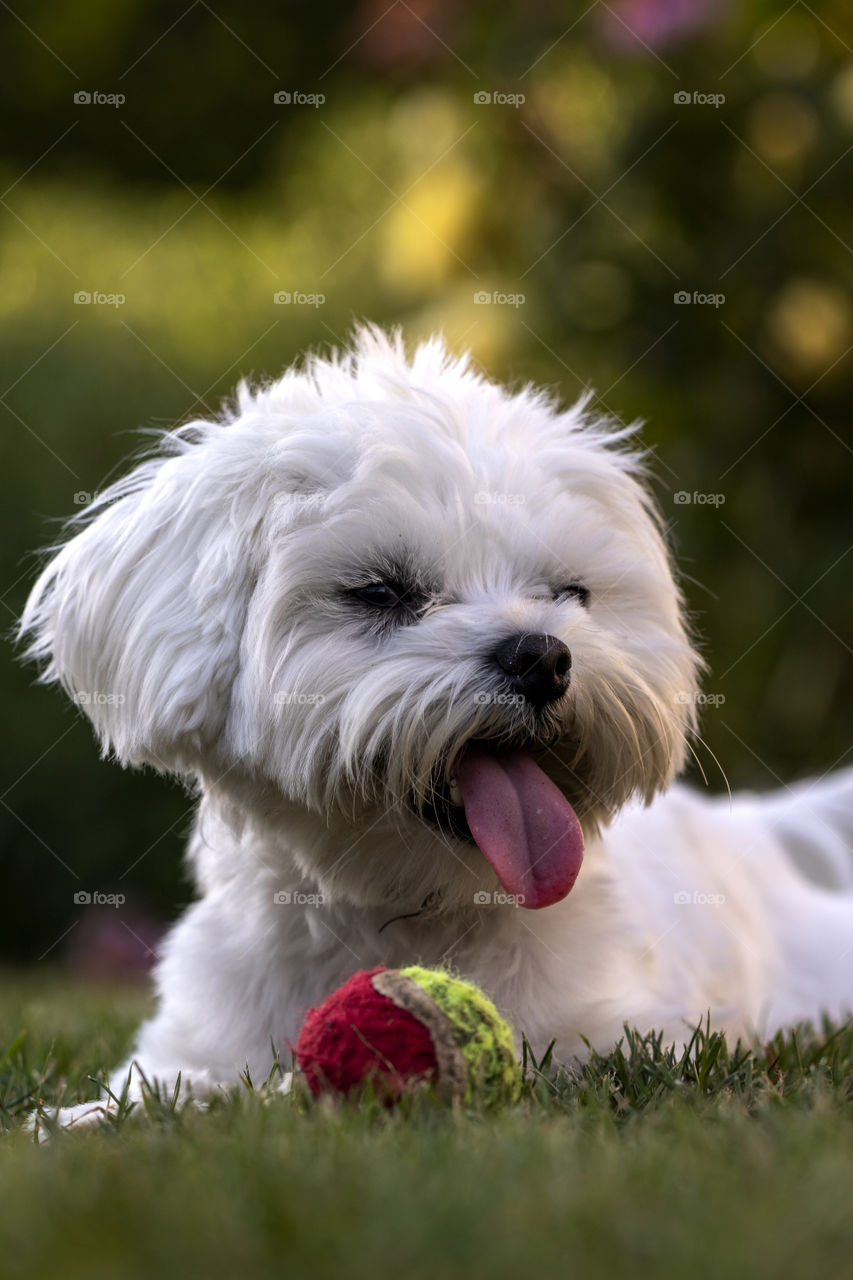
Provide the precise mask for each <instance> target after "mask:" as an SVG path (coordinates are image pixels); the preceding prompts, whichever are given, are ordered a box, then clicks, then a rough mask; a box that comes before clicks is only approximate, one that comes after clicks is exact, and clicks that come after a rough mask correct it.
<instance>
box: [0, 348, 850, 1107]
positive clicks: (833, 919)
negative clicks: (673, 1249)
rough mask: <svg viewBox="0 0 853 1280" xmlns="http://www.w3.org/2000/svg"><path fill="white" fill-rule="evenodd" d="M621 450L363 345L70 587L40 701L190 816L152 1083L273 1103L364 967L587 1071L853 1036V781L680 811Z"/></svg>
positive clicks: (61, 588) (172, 474)
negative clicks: (482, 995) (552, 1047)
mask: <svg viewBox="0 0 853 1280" xmlns="http://www.w3.org/2000/svg"><path fill="white" fill-rule="evenodd" d="M629 435H630V433H628V432H625V431H624V430H615V429H614V426H613V424H611V423H609V422H607V421H602V420H600V419H596V418H595V417H593V416H592V415H591V414H589V413H588V412H587V411H586V409H585V406H584V404H583V403H581V404H579V405H576V406H575V407H574V408H571V409H568V410H561V409H560V408H559V407H558V406H556V405H555V404H554V403H553V402H552V401H551V400H550V399H549V398H548V397H547V396H546V395H544V394H542V393H541V392H537V391H534V390H531V389H529V388H525V389H523V390H520V391H516V392H512V391H508V390H506V389H504V388H502V387H500V386H498V385H496V384H495V383H492V382H490V381H488V380H486V379H485V378H483V377H482V376H480V375H479V374H478V373H476V372H474V371H473V370H472V369H471V368H470V366H469V364H468V362H467V361H466V360H465V359H455V358H452V357H451V356H450V355H449V354H448V353H447V351H446V349H445V348H444V346H443V345H442V343H441V342H440V341H438V340H434V341H431V342H427V343H425V344H424V345H422V346H420V347H418V349H417V350H416V351H415V352H414V354H413V355H412V356H411V358H408V357H407V355H406V352H405V350H404V348H403V345H402V343H401V341H400V340H399V338H398V337H390V338H389V337H387V336H385V335H383V334H382V333H380V332H379V331H376V330H374V329H363V330H361V331H360V332H359V333H358V335H357V338H356V342H355V345H354V349H353V350H352V352H350V353H348V354H344V355H341V356H340V357H338V358H335V359H331V360H328V361H326V360H321V359H316V358H312V359H309V360H308V361H307V363H306V364H305V365H304V367H301V368H294V369H292V370H290V371H288V372H287V373H286V374H285V375H284V377H282V378H281V379H280V380H279V381H278V382H275V383H274V384H272V385H270V386H267V387H264V388H261V389H258V390H254V391H251V390H249V389H247V388H246V387H242V388H241V389H240V392H239V396H238V401H237V404H236V407H235V408H234V409H233V411H232V412H229V413H228V414H227V416H225V417H224V419H223V420H222V421H219V422H197V423H193V424H192V425H190V426H186V427H183V428H181V429H179V430H176V431H174V432H172V433H171V434H169V435H168V436H166V438H165V441H164V448H163V450H162V453H161V455H160V456H158V457H156V458H154V459H152V460H148V461H145V462H143V463H142V464H141V465H139V466H137V467H136V469H135V470H133V471H132V472H131V473H130V475H129V476H127V477H126V478H125V479H124V480H122V481H120V482H119V483H118V484H116V485H114V486H113V487H112V488H111V489H110V490H108V491H107V492H106V493H104V494H103V495H102V496H101V498H100V499H99V501H98V502H97V503H96V504H95V505H94V506H93V508H92V510H91V511H90V512H89V513H88V514H87V516H86V517H85V518H84V521H83V523H84V526H85V527H83V528H82V529H79V528H78V531H76V532H75V533H74V536H73V537H72V538H71V539H70V541H68V542H67V544H66V545H65V546H64V547H62V549H61V550H59V551H58V553H56V554H55V555H54V557H53V559H51V561H50V562H49V563H48V565H47V567H46V569H45V570H44V572H43V574H42V576H41V578H40V579H39V581H38V583H37V585H36V586H35V588H34V590H33V593H32V596H31V598H30V601H29V604H28V606H27V609H26V613H25V616H24V619H23V623H22V630H23V633H24V634H25V635H26V636H27V637H28V639H29V643H30V648H29V653H30V655H31V656H32V657H34V658H36V659H39V660H41V661H42V662H43V663H44V673H43V678H44V679H45V680H51V681H58V682H60V683H61V684H62V685H63V686H64V687H65V688H66V689H67V690H68V692H69V693H70V694H71V695H72V696H73V697H76V698H77V700H78V702H80V704H81V705H83V706H84V708H85V710H86V712H87V714H88V715H89V716H90V718H91V720H92V722H93V724H94V726H95V729H96V731H97V733H98V736H99V738H100V740H101V743H102V744H103V748H104V750H105V751H112V752H113V753H114V754H115V756H116V757H117V758H118V760H119V761H121V762H122V763H123V764H125V765H141V764H148V765H152V766H154V768H156V769H159V770H162V771H169V772H172V773H176V774H179V775H181V776H182V777H184V778H187V779H190V780H192V782H193V785H196V786H197V787H198V790H199V792H200V795H201V800H200V804H199V809H198V815H197V819H196V823H195V829H194V834H193V836H192V839H191V842H190V847H189V858H190V862H191V865H192V870H193V874H194V876H195V881H196V884H197V886H198V901H197V902H195V904H194V905H193V906H192V907H191V908H190V910H189V911H188V912H187V913H186V915H185V917H184V918H183V919H182V920H181V922H180V923H179V924H178V925H177V927H176V928H175V929H174V930H173V931H172V933H171V935H170V936H169V937H168V939H167V941H166V943H165V945H164V949H163V955H162V959H161V961H160V963H159V966H158V969H157V988H158V992H159V1007H158V1010H157V1012H156V1014H155V1016H154V1018H153V1019H152V1020H151V1021H150V1022H148V1023H146V1024H145V1025H144V1026H143V1027H142V1029H141V1032H140V1035H139V1039H138V1043H137V1046H136V1050H135V1053H134V1060H135V1061H136V1062H137V1063H138V1065H139V1067H140V1068H141V1071H142V1072H143V1073H144V1075H145V1076H146V1077H147V1078H148V1079H157V1080H159V1081H162V1082H165V1083H167V1084H169V1083H171V1082H172V1081H174V1080H175V1077H176V1076H177V1073H178V1072H181V1073H182V1079H183V1081H184V1082H185V1083H186V1084H188V1085H190V1086H191V1088H192V1091H193V1092H194V1094H195V1096H196V1097H198V1096H200V1095H203V1094H204V1093H205V1092H208V1091H210V1090H211V1089H212V1088H216V1087H217V1086H219V1085H229V1084H233V1083H234V1082H235V1081H237V1079H238V1077H239V1074H240V1073H241V1072H242V1071H244V1070H245V1068H246V1066H247V1064H248V1067H249V1070H250V1071H251V1074H252V1077H253V1078H254V1079H259V1078H264V1077H265V1076H266V1074H267V1072H268V1070H269V1068H270V1066H271V1063H272V1061H273V1056H272V1054H273V1051H272V1047H271V1046H273V1045H275V1046H280V1047H281V1048H282V1049H283V1050H284V1052H285V1055H286V1053H287V1046H288V1045H292V1044H293V1043H295V1041H296V1039H297V1036H298V1032H299V1028H300V1025H301V1023H302V1020H303V1017H304V1014H305V1012H306V1010H307V1009H308V1008H309V1007H310V1006H312V1005H315V1004H317V1003H318V1002H319V1001H320V1000H322V999H323V997H324V996H325V995H326V994H328V993H329V992H330V991H331V990H332V989H333V988H335V987H336V986H337V985H338V984H339V983H340V982H342V981H343V980H344V979H345V978H346V977H347V976H348V975H349V974H350V973H351V972H353V971H354V970H355V969H357V968H360V967H366V966H373V965H376V964H379V963H384V964H386V965H392V966H393V965H401V964H407V963H410V962H414V961H422V962H424V963H426V964H437V963H438V962H440V961H448V962H450V963H451V964H452V965H453V966H454V967H455V968H456V969H458V970H459V971H460V972H461V973H462V974H464V975H467V976H469V977H470V978H472V979H473V980H474V981H476V982H478V983H480V984H481V985H482V986H483V987H484V988H485V989H486V990H487V991H488V992H489V994H490V995H491V996H492V997H493V999H494V1000H495V1001H496V1003H497V1004H498V1006H499V1007H500V1008H501V1009H502V1010H503V1011H504V1012H505V1013H506V1014H507V1015H508V1017H509V1019H510V1020H511V1022H512V1023H513V1025H514V1027H515V1028H516V1031H517V1032H518V1033H519V1034H521V1033H524V1034H526V1035H527V1037H528V1038H529V1040H530V1041H531V1043H532V1045H533V1047H534V1051H537V1050H538V1051H539V1052H541V1051H542V1049H543V1048H544V1046H546V1045H547V1044H548V1042H549V1041H550V1040H551V1039H552V1038H556V1052H557V1057H558V1058H560V1059H564V1060H566V1059H570V1058H572V1057H574V1056H575V1055H579V1054H583V1053H584V1052H585V1042H586V1041H589V1042H591V1043H592V1045H593V1046H596V1047H598V1048H601V1049H606V1048H607V1047H608V1046H610V1045H611V1044H612V1043H614V1042H615V1041H616V1040H617V1039H618V1038H619V1036H620V1034H621V1032H622V1027H623V1023H625V1022H628V1023H631V1024H634V1025H636V1026H638V1027H640V1028H642V1029H649V1028H662V1029H663V1030H664V1032H665V1034H666V1036H667V1037H668V1038H671V1039H676V1040H677V1039H679V1038H681V1037H682V1036H684V1035H686V1034H687V1028H688V1027H689V1026H690V1024H695V1023H696V1022H698V1021H700V1020H701V1019H703V1018H704V1017H705V1015H706V1013H707V1012H708V1011H709V1010H710V1014H711V1020H712V1025H716V1026H719V1027H721V1028H724V1029H725V1030H727V1031H728V1032H730V1033H731V1034H732V1035H733V1036H739V1035H745V1036H749V1035H752V1034H756V1033H764V1034H766V1033H769V1032H772V1031H773V1030H774V1029H776V1028H778V1027H780V1026H782V1025H784V1024H786V1023H791V1022H795V1021H796V1020H798V1019H804V1018H815V1017H816V1016H817V1015H819V1014H820V1013H822V1012H824V1011H825V1012H827V1013H829V1014H832V1015H842V1014H844V1013H845V1012H846V1011H847V1010H848V1009H849V1008H850V1007H851V1005H853V854H851V852H850V849H849V847H848V845H847V844H846V841H845V836H847V837H849V834H850V831H851V827H853V821H851V818H852V817H853V803H851V801H853V772H847V773H843V774H838V775H836V776H835V777H834V778H833V779H831V780H830V781H823V782H820V783H814V784H809V785H803V784H801V785H800V786H799V787H797V788H795V789H794V790H791V791H787V792H783V793H781V794H779V795H773V796H770V797H767V798H764V797H757V798H755V797H754V798H749V797H744V798H737V799H735V800H734V802H729V801H728V800H727V799H719V798H706V797H704V796H701V795H698V794H694V793H693V792H692V791H690V790H687V789H684V788H682V787H680V786H679V785H673V780H674V778H675V777H676V775H677V774H678V772H679V770H680V769H681V768H682V765H683V763H684V759H685V750H686V745H687V739H688V737H689V735H690V733H691V732H692V730H693V728H694V708H695V705H696V696H695V691H696V683H695V682H696V674H697V667H698V665H699V664H698V660H697V655H696V652H695V649H694V647H693V645H692V643H691V640H690V638H689V636H688V634H687V631H686V629H685V624H684V619H683V616H682V602H681V598H680V595H679V591H678V588H677V586H676V585H675V582H674V579H673V574H672V566H671V563H670V559H669V556H668V553H667V549H666V546H665V544H664V540H663V538H662V535H661V522H660V519H659V517H658V515H657V514H656V511H655V508H654V505H653V502H652V500H651V498H650V496H649V493H648V490H647V489H646V487H645V485H644V481H643V465H642V461H641V459H640V457H639V456H638V454H637V452H636V451H634V450H633V449H632V448H631V446H630V445H629V444H627V443H626V438H628V437H629ZM96 694H97V695H98V696H95V695H96ZM84 695H89V696H88V697H86V696H84ZM584 845H586V849H585V851H584ZM582 859H583V866H581V861H582ZM127 1070H128V1068H127V1067H125V1068H122V1069H121V1071H120V1072H118V1073H117V1074H116V1076H115V1077H114V1081H115V1082H116V1084H115V1087H116V1088H117V1089H120V1088H121V1081H122V1079H123V1077H124V1074H125V1072H126V1071H127ZM138 1089H139V1083H138V1080H137V1081H136V1082H135V1083H134V1084H133V1085H132V1089H131V1097H134V1096H138ZM99 1113H100V1112H99V1109H98V1108H94V1107H93V1106H92V1104H89V1105H88V1106H87V1107H82V1108H76V1109H72V1110H70V1111H65V1112H62V1113H61V1115H60V1120H61V1121H62V1122H67V1123H73V1122H74V1120H75V1119H77V1118H79V1117H80V1116H83V1117H86V1118H90V1117H91V1116H92V1115H97V1114H99Z"/></svg>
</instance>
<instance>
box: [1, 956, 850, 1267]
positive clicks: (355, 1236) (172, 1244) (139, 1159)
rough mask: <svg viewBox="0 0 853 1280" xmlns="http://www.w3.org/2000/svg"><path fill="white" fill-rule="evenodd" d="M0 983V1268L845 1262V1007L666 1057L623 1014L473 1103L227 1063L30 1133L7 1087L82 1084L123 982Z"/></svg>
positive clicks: (27, 1091) (125, 1034)
mask: <svg viewBox="0 0 853 1280" xmlns="http://www.w3.org/2000/svg"><path fill="white" fill-rule="evenodd" d="M2 989H3V995H2V997H0V1124H2V1126H3V1127H4V1128H6V1129H8V1132H7V1133H6V1134H5V1135H4V1136H3V1138H2V1141H0V1204H2V1212H0V1259H2V1263H0V1268H2V1273H3V1274H4V1275H22V1276H23V1275H25V1276H27V1277H28V1280H29V1278H30V1277H33V1278H37V1277H41V1276H60V1275H61V1276H62V1277H64V1278H67V1280H74V1278H75V1277H78V1276H79V1277H81V1278H82V1277H85V1278H86V1280H92V1278H93V1277H109V1278H110V1280H116V1278H121V1277H125V1276H128V1277H135V1276H143V1275H144V1276H150V1275H157V1276H162V1277H166V1278H167V1280H168V1278H169V1277H172V1276H174V1277H178V1276H180V1277H187V1276H196V1275H199V1276H220V1275H222V1276H234V1277H241V1278H242V1277H255V1276H259V1277H260V1276H273V1275H276V1276H278V1275H287V1276H303V1275H304V1276H312V1277H318V1276H337V1275H340V1276H346V1277H348V1278H349V1277H352V1278H353V1280H360V1278H361V1277H365V1278H366V1277H370V1278H371V1280H373V1278H374V1277H376V1276H377V1275H383V1274H393V1275H395V1276H400V1277H405V1278H406V1280H408V1278H412V1280H418V1278H419V1277H424V1278H427V1277H429V1280H435V1278H436V1277H442V1278H443V1277H455V1276H460V1277H461V1276H468V1277H470V1276H484V1277H489V1278H490V1280H495V1278H497V1277H503V1276H507V1277H509V1276H512V1277H518V1276H520V1275H540V1274H542V1273H543V1272H545V1271H548V1272H551V1273H553V1274H555V1275H560V1276H563V1275H566V1276H570V1275H571V1274H572V1273H575V1274H576V1275H577V1276H578V1277H584V1280H587V1278H588V1277H598V1276H601V1277H605V1276H606V1277H612V1276H614V1275H615V1276H621V1275H649V1276H652V1275H653V1276H655V1277H661V1278H663V1277H668V1276H672V1277H679V1278H682V1277H684V1276H685V1275H691V1276H698V1277H703V1276H709V1277H710V1276H714V1277H718V1276H726V1277H737V1276H747V1275H749V1276H756V1275H758V1276H762V1277H764V1276H767V1277H776V1276H780V1277H782V1276H792V1275H796V1274H802V1273H805V1274H809V1275H819V1276H821V1277H826V1276H833V1275H836V1274H837V1275H842V1274H844V1275H846V1274H849V1269H850V1258H851V1255H853V1215H851V1212H850V1199H851V1190H853V1098H851V1086H850V1080H851V1073H853V1027H844V1028H836V1029H834V1030H833V1029H831V1028H829V1027H824V1028H822V1029H821V1032H820V1034H809V1033H808V1032H806V1031H801V1032H800V1033H799V1034H797V1035H796V1036H788V1037H785V1038H780V1039H777V1040H776V1041H774V1042H773V1043H772V1044H770V1045H767V1046H764V1047H763V1048H761V1049H759V1050H757V1051H756V1052H753V1053H751V1052H749V1051H747V1050H745V1049H740V1048H737V1047H734V1046H729V1047H727V1046H726V1045H725V1043H724V1042H723V1041H722V1040H721V1039H719V1038H718V1037H715V1036H713V1035H712V1036H706V1035H704V1034H701V1033H700V1034H698V1036H697V1038H696V1041H695V1045H694V1052H693V1053H692V1054H691V1055H689V1056H688V1055H684V1054H683V1053H681V1052H679V1053H677V1054H675V1053H672V1052H670V1053H667V1052H666V1051H661V1048H660V1046H659V1045H658V1044H656V1042H655V1040H654V1038H653V1037H645V1038H643V1037H635V1036H628V1037H626V1039H625V1041H624V1042H623V1044H622V1046H621V1048H620V1049H619V1050H617V1051H616V1052H614V1053H613V1054H611V1055H610V1056H608V1057H607V1058H594V1059H593V1060H592V1061H591V1063H590V1064H589V1065H588V1066H587V1067H586V1068H585V1070H584V1071H583V1072H582V1073H577V1074H575V1075H573V1076H571V1077H570V1076H566V1075H565V1074H561V1075H559V1076H558V1077H557V1079H556V1080H552V1079H550V1078H549V1077H548V1076H547V1074H543V1073H541V1072H535V1071H534V1072H532V1073H531V1078H530V1082H529V1084H528V1086H527V1089H526V1093H525V1097H524V1099H523V1101H522V1102H521V1104H520V1105H519V1106H517V1107H516V1108H515V1109H513V1110H512V1111H509V1112H506V1113H504V1114H501V1115H498V1116H496V1117H484V1116H482V1115H476V1114H465V1113H449V1112H445V1111H442V1110H440V1109H438V1108H437V1107H436V1106H433V1105H430V1104H429V1102H428V1101H427V1100H418V1102H417V1104H416V1105H414V1106H413V1107H411V1108H410V1109H409V1110H408V1112H407V1113H405V1114H404V1113H402V1112H401V1113H398V1114H390V1115H389V1114H386V1113H384V1112H383V1111H381V1109H378V1108H376V1107H375V1106H374V1105H372V1104H370V1103H367V1104H365V1105H363V1106H361V1107H350V1108H341V1109H338V1110H335V1109H332V1108H331V1107H317V1106H314V1105H310V1104H309V1103H307V1102H306V1100H305V1098H304V1097H302V1096H291V1097H282V1096H280V1095H277V1096H271V1095H270V1093H269V1092H267V1091H266V1090H265V1089H264V1088H263V1087H256V1088H255V1089H249V1088H248V1087H246V1086H241V1087H240V1088H238V1089H237V1090H236V1091H235V1094H234V1097H233V1100H230V1101H228V1100H223V1101H222V1102H221V1103H217V1104H216V1105H215V1106H214V1107H213V1109H212V1110H211V1111H210V1112H208V1113H206V1114H200V1113H198V1112H195V1111H184V1112H173V1111H172V1110H171V1108H170V1107H169V1105H168V1102H165V1101H164V1102H163V1103H160V1104H158V1103H157V1101H156V1100H155V1099H151V1100H150V1104H149V1107H148V1114H147V1115H146V1116H139V1115H133V1114H132V1115H130V1116H128V1117H127V1118H125V1119H123V1120H122V1121H120V1122H119V1123H117V1124H115V1125H113V1126H112V1127H110V1128H108V1129H104V1130H100V1131H98V1132H88V1133H76V1134H73V1135H72V1134H67V1135H60V1136H59V1138H58V1140H55V1141H54V1142H53V1143H52V1144H51V1145H50V1146H41V1147H39V1146H37V1145H35V1144H34V1142H33V1140H32V1136H31V1135H29V1134H27V1133H26V1132H24V1131H20V1130H19V1129H18V1123H19V1121H20V1118H21V1116H22V1114H23V1113H24V1111H25V1110H26V1108H27V1106H29V1105H31V1103H30V1102H28V1101H27V1098H28V1096H29V1098H30V1099H32V1100H33V1101H34V1100H35V1099H36V1098H41V1099H43V1100H44V1101H45V1102H51V1101H54V1100H56V1099H57V1098H58V1097H59V1096H60V1095H63V1096H64V1097H65V1100H66V1101H73V1100H78V1099H80V1098H82V1097H85V1096H91V1092H92V1089H93V1086H92V1085H91V1083H88V1076H89V1075H90V1074H96V1073H97V1071H98V1070H100V1069H102V1068H103V1067H106V1066H109V1065H110V1064H111V1063H112V1062H114V1061H115V1060H117V1059H118V1058H119V1057H120V1055H121V1054H122V1052H124V1051H125V1050H126V1048H127V1045H128V1039H129V1036H130V1034H131V1032H132V1028H133V1026H134V1023H135V1022H136V1020H137V1019H138V1018H139V1017H140V1015H141V1014H142V1013H143V1012H144V1009H145V1006H146V1000H145V998H144V997H143V996H142V995H140V994H139V993H129V992H127V991H124V992H123V991H115V990H103V991H97V990H93V989H92V988H83V987H80V986H79V985H75V984H72V983H70V982H69V981H67V980H65V979H61V978H58V977H56V976H50V975H47V976H42V977H36V976H33V975H27V976H24V977H21V976H20V975H17V974H12V973H7V974H6V975H4V979H3V983H2Z"/></svg>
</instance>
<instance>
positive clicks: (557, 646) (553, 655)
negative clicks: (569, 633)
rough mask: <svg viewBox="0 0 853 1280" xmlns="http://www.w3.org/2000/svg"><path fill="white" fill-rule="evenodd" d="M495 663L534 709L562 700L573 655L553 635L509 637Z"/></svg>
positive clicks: (498, 653)
mask: <svg viewBox="0 0 853 1280" xmlns="http://www.w3.org/2000/svg"><path fill="white" fill-rule="evenodd" d="M494 657H495V662H496V663H497V665H498V666H499V667H500V669H501V671H504V672H505V673H506V674H507V675H508V676H509V679H510V683H511V684H512V688H513V691H514V692H515V693H520V694H522V695H523V696H524V697H525V698H526V699H527V701H528V702H531V703H532V704H533V705H534V706H536V707H544V706H545V705H546V704H547V703H549V702H556V701H557V699H558V698H562V696H563V694H564V693H565V692H566V690H567V689H568V687H569V680H570V679H571V669H572V655H571V653H570V652H569V650H568V648H567V646H566V645H564V644H563V642H562V640H558V639H557V638H556V636H543V635H529V634H522V635H517V636H510V637H509V639H508V640H504V642H503V643H502V644H501V645H499V646H498V648H497V649H496V650H495V655H494Z"/></svg>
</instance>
